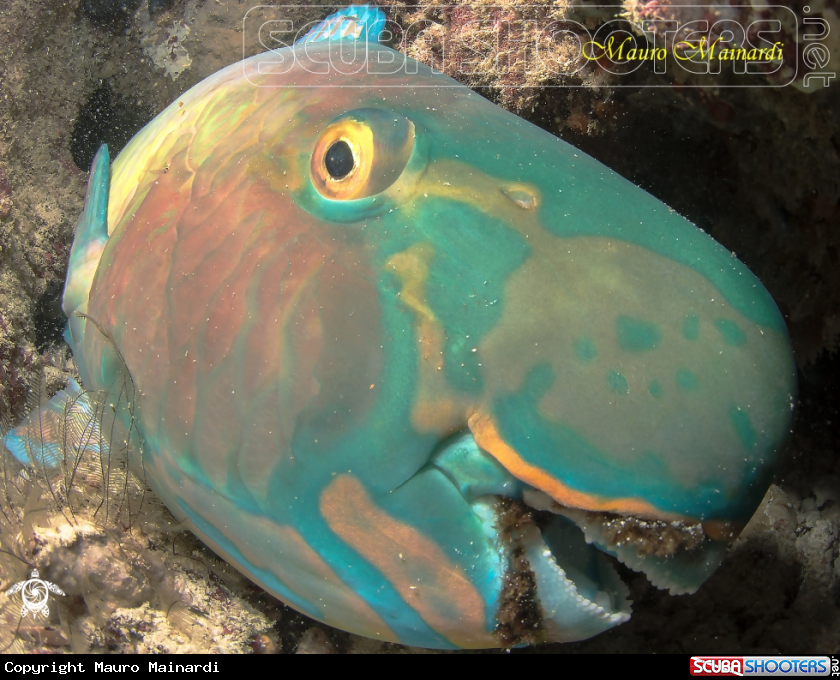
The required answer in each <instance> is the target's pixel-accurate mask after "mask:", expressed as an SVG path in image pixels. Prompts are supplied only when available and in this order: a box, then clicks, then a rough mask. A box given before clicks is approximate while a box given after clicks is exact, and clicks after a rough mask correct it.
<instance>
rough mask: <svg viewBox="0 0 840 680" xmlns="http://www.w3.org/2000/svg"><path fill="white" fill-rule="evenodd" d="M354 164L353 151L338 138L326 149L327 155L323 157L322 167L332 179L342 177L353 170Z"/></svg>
mask: <svg viewBox="0 0 840 680" xmlns="http://www.w3.org/2000/svg"><path fill="white" fill-rule="evenodd" d="M355 165H356V163H355V161H354V160H353V151H352V150H351V149H350V145H349V144H348V143H347V142H345V141H344V140H343V139H339V140H338V141H337V142H335V144H333V145H332V146H331V147H330V148H329V149H327V155H326V156H325V157H324V167H325V168H326V169H327V172H328V173H329V174H330V177H332V178H333V179H335V180H340V179H344V178H345V177H347V175H349V174H350V173H351V172H352V171H353V168H354V167H355Z"/></svg>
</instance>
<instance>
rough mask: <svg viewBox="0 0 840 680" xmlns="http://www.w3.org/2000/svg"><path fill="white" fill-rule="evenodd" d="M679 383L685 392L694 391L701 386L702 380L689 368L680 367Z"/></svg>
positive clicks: (678, 373) (678, 372)
mask: <svg viewBox="0 0 840 680" xmlns="http://www.w3.org/2000/svg"><path fill="white" fill-rule="evenodd" d="M677 385H679V387H680V389H681V390H682V391H683V392H693V391H694V390H696V389H697V388H698V387H700V381H699V380H697V376H696V375H694V373H692V372H691V371H689V370H688V369H687V368H680V369H678V370H677Z"/></svg>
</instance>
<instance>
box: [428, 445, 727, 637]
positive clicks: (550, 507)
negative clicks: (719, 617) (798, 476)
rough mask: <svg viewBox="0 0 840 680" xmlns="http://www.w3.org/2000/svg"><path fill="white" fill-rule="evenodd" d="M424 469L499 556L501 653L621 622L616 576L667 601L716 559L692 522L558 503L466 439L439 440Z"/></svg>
mask: <svg viewBox="0 0 840 680" xmlns="http://www.w3.org/2000/svg"><path fill="white" fill-rule="evenodd" d="M453 454H454V455H453ZM432 463H433V465H434V466H435V467H437V468H438V469H439V470H440V471H441V472H443V473H444V474H446V475H447V476H448V477H449V479H450V481H451V482H452V483H453V484H454V485H455V486H456V488H458V490H459V491H460V492H461V494H462V496H463V497H464V498H465V500H467V501H468V502H469V503H470V505H471V508H472V510H473V512H474V513H475V514H476V515H477V516H478V517H479V518H480V520H481V523H482V528H483V530H484V533H485V534H486V535H487V536H488V537H489V538H490V539H491V541H492V542H493V544H494V546H495V549H496V551H497V553H498V554H499V556H500V564H501V565H502V568H503V569H504V573H503V575H502V585H501V594H500V597H499V605H498V607H497V613H496V620H497V628H496V633H497V635H498V636H499V638H500V640H501V642H502V643H504V644H505V645H510V646H517V645H523V644H534V643H540V642H574V641H578V640H584V639H587V638H590V637H592V636H594V635H597V634H599V633H602V632H605V631H607V630H609V629H610V628H613V627H615V626H617V625H619V624H621V623H624V622H626V621H628V620H629V619H630V615H631V605H632V601H631V600H630V598H629V595H630V590H629V588H628V586H627V584H626V583H625V582H624V580H622V577H621V576H620V572H623V573H624V574H625V576H626V575H627V574H629V570H632V571H634V572H640V573H642V574H644V575H645V576H646V577H647V578H648V580H650V582H651V583H652V584H653V585H654V586H656V587H657V588H660V589H663V590H669V591H670V593H671V594H672V595H680V594H687V593H693V592H694V591H696V590H697V588H699V586H700V585H701V584H702V583H703V582H704V581H705V580H706V579H707V578H708V577H709V576H710V575H711V573H712V572H713V571H714V570H715V569H716V568H717V567H718V566H719V565H720V562H721V560H722V559H723V556H724V554H725V552H726V548H727V545H726V543H725V542H721V541H715V540H712V539H710V538H709V537H708V536H707V535H706V533H705V532H704V530H703V526H702V525H701V524H700V523H699V522H696V523H692V522H686V521H679V520H677V521H664V520H651V519H646V518H634V517H625V516H622V515H617V514H613V513H607V512H591V511H587V510H581V509H577V508H570V507H566V506H563V505H560V504H559V503H557V502H556V501H554V500H553V499H552V498H551V497H549V496H548V495H547V494H546V493H544V492H543V491H540V490H538V489H535V488H533V487H531V486H528V485H526V484H524V483H522V482H521V481H520V480H518V479H516V478H514V477H513V476H512V475H511V474H510V473H509V472H508V471H507V470H505V469H504V468H503V467H502V466H501V465H500V464H499V463H498V462H497V461H495V459H493V458H492V457H491V456H490V454H488V453H486V452H484V451H483V450H482V449H480V448H479V447H478V445H477V444H476V443H475V440H474V439H473V438H472V435H471V434H469V433H462V434H460V435H458V436H456V437H454V438H453V439H451V440H449V441H448V442H447V443H446V445H445V447H444V448H443V450H442V451H441V452H440V453H438V454H437V455H436V456H435V457H434V458H433V461H432ZM621 565H623V567H622V566H621Z"/></svg>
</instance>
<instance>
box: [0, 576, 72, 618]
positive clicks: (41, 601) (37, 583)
mask: <svg viewBox="0 0 840 680" xmlns="http://www.w3.org/2000/svg"><path fill="white" fill-rule="evenodd" d="M17 592H20V596H21V597H22V598H23V606H22V607H21V609H20V615H21V617H24V616H26V615H27V614H29V613H30V612H31V613H32V616H33V617H34V616H36V615H38V614H43V615H44V617H45V618H46V617H48V616H49V615H50V608H49V607H48V606H47V600H48V599H49V597H50V593H55V594H56V595H64V591H63V590H62V589H61V588H59V587H58V586H57V585H55V583H50V582H49V581H44V580H43V579H41V578H40V574H38V570H37V569H33V570H32V575H31V576H30V577H29V580H28V581H20V582H19V583H15V585H13V586H12V587H11V588H9V590H7V591H6V597H11V596H12V595H14V594H15V593H17Z"/></svg>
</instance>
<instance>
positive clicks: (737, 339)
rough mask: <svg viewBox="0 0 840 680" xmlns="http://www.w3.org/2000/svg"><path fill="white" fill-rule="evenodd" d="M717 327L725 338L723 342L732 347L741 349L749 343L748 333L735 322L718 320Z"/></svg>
mask: <svg viewBox="0 0 840 680" xmlns="http://www.w3.org/2000/svg"><path fill="white" fill-rule="evenodd" d="M715 326H716V327H717V329H718V330H719V331H720V334H721V335H722V336H723V341H724V342H725V343H726V344H727V345H729V346H730V347H740V346H741V345H743V344H744V343H745V342H746V341H747V335H746V333H744V331H742V330H741V328H740V327H739V326H738V324H737V323H735V322H734V321H730V320H729V319H718V320H717V321H715Z"/></svg>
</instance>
